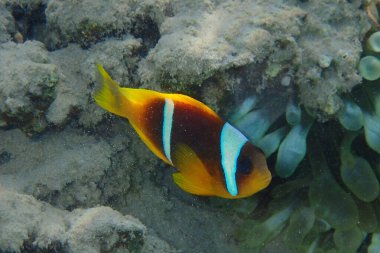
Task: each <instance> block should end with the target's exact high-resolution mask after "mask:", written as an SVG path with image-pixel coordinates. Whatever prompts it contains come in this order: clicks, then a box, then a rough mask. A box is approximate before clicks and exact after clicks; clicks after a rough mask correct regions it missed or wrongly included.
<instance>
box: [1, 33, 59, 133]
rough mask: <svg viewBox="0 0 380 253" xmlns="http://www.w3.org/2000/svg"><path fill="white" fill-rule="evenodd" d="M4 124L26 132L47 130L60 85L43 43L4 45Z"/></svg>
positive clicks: (2, 112)
mask: <svg viewBox="0 0 380 253" xmlns="http://www.w3.org/2000/svg"><path fill="white" fill-rule="evenodd" d="M0 66H1V69H2V73H1V76H0V97H1V98H2V99H1V100H0V115H1V116H0V125H2V126H8V125H16V126H18V127H21V128H23V129H24V130H25V131H26V132H32V133H33V132H42V131H43V130H44V129H45V128H46V125H47V123H46V119H45V116H44V113H45V111H46V110H47V108H48V106H49V105H50V103H51V102H52V100H53V98H54V96H55V86H56V85H57V84H58V82H59V76H58V73H57V72H58V71H57V67H56V66H55V65H53V64H51V63H50V60H49V59H48V53H47V51H46V50H45V47H44V45H43V44H42V43H40V42H37V41H28V42H26V43H24V44H15V43H13V42H7V43H3V44H1V45H0Z"/></svg>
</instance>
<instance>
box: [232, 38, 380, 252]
mask: <svg viewBox="0 0 380 253" xmlns="http://www.w3.org/2000/svg"><path fill="white" fill-rule="evenodd" d="M379 41H380V39H379ZM379 44H380V43H379ZM363 59H364V58H363ZM361 65H363V63H361ZM365 67H366V68H371V67H368V66H365ZM360 71H361V72H362V75H363V77H364V78H366V75H365V74H363V66H361V70H360ZM371 71H373V70H372V69H371ZM377 72H378V71H377ZM268 98H270V99H268ZM269 100H270V101H269ZM273 100H274V102H273ZM342 101H343V103H344V105H343V106H342V110H341V111H340V112H339V114H338V115H337V120H330V121H328V122H326V123H320V122H316V121H314V119H313V118H312V117H311V116H309V114H308V113H306V111H305V110H304V109H303V108H301V107H300V105H299V103H298V102H297V100H296V99H295V98H294V97H293V96H292V95H289V94H287V95H285V96H284V97H279V96H274V95H271V94H270V92H269V93H266V94H261V95H260V96H256V97H251V98H248V99H246V100H245V102H244V103H243V104H242V105H241V106H240V107H239V108H238V109H237V110H236V111H235V112H234V114H233V116H232V120H231V121H232V123H233V124H235V125H236V126H237V127H238V128H239V129H241V131H243V132H244V133H245V134H246V135H247V136H248V137H249V139H250V140H251V141H252V142H253V143H254V144H256V145H257V146H259V147H260V148H261V149H262V150H263V151H264V153H265V154H266V157H267V158H268V163H269V165H270V167H272V168H274V172H273V174H274V181H273V183H272V185H271V187H270V190H269V193H268V196H266V197H265V199H263V200H262V202H264V203H263V205H261V206H264V208H260V209H256V210H255V211H253V212H252V213H251V216H250V218H248V220H247V221H246V222H245V223H244V224H243V225H242V226H240V228H239V229H238V230H237V238H238V241H239V245H240V251H241V252H260V251H261V250H262V249H263V248H265V246H266V244H268V243H269V242H270V241H272V240H273V239H275V238H276V237H278V238H279V239H280V240H282V241H283V243H284V244H285V245H286V246H287V247H288V249H289V250H291V251H295V252H329V253H333V252H345V253H350V252H353V253H354V252H369V253H374V252H380V197H379V192H380V186H379V180H378V179H379V176H380V163H379V162H380V156H379V154H380V79H378V80H376V81H367V82H364V83H363V84H362V85H360V87H358V88H356V89H355V90H353V91H352V92H351V94H345V95H344V97H342ZM251 126H255V128H252V127H251ZM271 163H273V166H271ZM285 178H286V180H285ZM263 209H265V210H264V211H263Z"/></svg>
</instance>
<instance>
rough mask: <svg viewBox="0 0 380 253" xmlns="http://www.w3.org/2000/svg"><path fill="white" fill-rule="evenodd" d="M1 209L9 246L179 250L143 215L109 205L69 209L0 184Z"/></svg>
mask: <svg viewBox="0 0 380 253" xmlns="http://www.w3.org/2000/svg"><path fill="white" fill-rule="evenodd" d="M0 212H1V213H2V219H1V220H0V226H1V232H2V233H0V248H1V250H2V251H4V252H26V251H28V252H52V251H54V252H83V253H90V252H103V251H107V252H121V251H123V252H134V253H138V252H142V253H150V252H174V250H173V249H172V248H170V247H169V246H168V245H167V243H166V242H164V241H162V240H161V239H159V238H158V237H156V236H154V235H148V233H147V229H146V227H145V226H144V225H143V224H142V223H141V222H140V221H139V220H138V219H136V218H134V217H132V216H129V215H125V216H123V215H122V214H120V213H119V212H117V211H115V210H113V209H111V208H110V207H105V206H98V207H94V208H89V209H75V210H73V211H71V212H68V211H64V210H60V209H57V208H54V207H53V206H51V205H49V204H47V203H44V202H40V201H38V200H36V199H35V198H33V197H31V196H28V195H24V194H19V193H15V192H12V191H7V190H4V189H2V188H0ZM153 249H154V251H153Z"/></svg>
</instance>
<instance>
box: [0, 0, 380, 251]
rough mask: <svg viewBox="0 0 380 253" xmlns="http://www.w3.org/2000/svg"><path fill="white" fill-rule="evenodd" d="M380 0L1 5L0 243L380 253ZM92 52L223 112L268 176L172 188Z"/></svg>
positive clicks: (124, 71) (36, 247)
mask: <svg viewBox="0 0 380 253" xmlns="http://www.w3.org/2000/svg"><path fill="white" fill-rule="evenodd" d="M377 2H378V1H375V0H372V1H371V0H370V1H359V0H353V1H342V0H321V1H301V0H299V1H298V0H287V1H275V0H269V1H264V0H254V1H232V0H222V1H206V0H205V1H192V0H185V1H176V0H157V1H151V0H143V1H134V0H127V1H121V0H110V1H100V0H99V1H98V0H96V1H93V0H68V1H60V0H31V1H24V0H0V43H1V44H0V66H1V68H0V69H1V73H0V126H1V129H0V198H1V200H2V201H0V211H1V212H0V213H1V214H2V218H3V219H0V231H1V233H0V251H3V252H35V251H40V252H51V251H52V250H54V251H58V252H67V251H72V252H105V251H107V252H116V251H118V250H130V251H132V252H222V253H223V252H279V249H280V250H281V252H285V250H287V251H288V252H331V253H332V252H357V251H359V252H366V251H367V252H370V253H374V252H378V251H379V248H380V236H379V233H380V225H379V224H380V217H379V214H380V200H379V182H378V178H379V174H380V171H379V168H380V167H379V152H380V148H379V143H380V141H379V138H380V133H379V129H380V117H379V115H380V114H379V112H380V108H378V107H379V103H378V100H379V96H380V94H379V85H380V83H379V79H378V77H379V75H378V73H377V72H378V65H379V63H378V53H377V51H376V50H377V49H376V47H377V43H378V42H377V36H378V35H377V33H376V32H375V31H376V29H377V28H376V27H377V26H378V24H377V22H378V15H377V7H378V3H377ZM363 49H364V53H362V51H363ZM359 62H360V63H359ZM95 63H101V64H103V65H104V67H105V68H106V69H107V70H108V71H109V72H110V74H111V75H112V77H113V78H114V79H115V80H116V81H118V82H119V83H121V84H124V85H128V86H129V87H144V88H150V89H155V90H159V91H164V92H171V93H173V92H181V93H185V94H187V95H191V96H193V97H195V98H197V99H198V100H201V101H203V102H204V103H205V104H207V105H208V106H210V107H211V108H213V109H214V110H215V111H217V112H218V113H219V114H220V115H224V116H225V117H224V118H225V119H228V115H230V119H231V120H230V122H231V123H232V124H234V125H235V126H237V127H239V128H241V129H240V130H241V131H243V132H245V134H246V135H247V137H249V138H250V139H251V141H252V142H253V143H257V145H258V146H260V147H261V149H262V150H263V151H264V153H265V154H266V156H267V158H268V164H269V167H270V169H271V171H272V172H273V174H274V175H275V177H274V180H273V183H272V184H271V185H270V186H269V187H268V188H267V189H266V190H265V191H263V192H261V193H259V194H257V195H256V196H253V197H251V198H247V199H243V200H239V201H222V200H218V199H213V198H211V199H209V198H198V197H193V196H190V195H188V194H186V193H184V192H182V191H180V190H178V188H176V187H175V185H173V183H172V182H171V178H170V175H171V172H168V170H166V168H167V166H166V165H164V164H163V163H160V162H158V161H157V159H155V157H153V156H151V155H150V153H149V152H148V150H147V149H146V148H145V147H144V146H143V145H142V144H141V142H140V141H139V140H138V139H137V136H136V135H135V134H133V132H132V129H131V127H130V126H129V125H128V124H127V123H124V122H123V121H122V120H120V119H118V118H116V117H113V116H110V115H109V114H107V113H105V112H104V111H102V110H101V109H100V108H98V107H97V106H96V104H95V103H94V101H93V99H92V92H93V90H94V82H95V80H96V77H95ZM359 71H360V74H361V75H362V76H363V78H364V79H367V80H369V81H363V80H362V78H361V76H360V74H359ZM238 106H240V107H239V108H240V109H235V108H236V107H238ZM232 112H235V113H232ZM96 205H103V206H111V207H112V208H113V209H115V210H116V211H114V210H110V209H109V208H107V207H98V208H95V209H94V208H93V207H94V206H96ZM120 213H122V214H123V215H120ZM125 214H130V215H133V216H134V217H136V218H138V219H140V220H141V221H142V223H144V224H145V225H146V227H147V228H145V226H144V225H142V224H141V222H139V221H137V220H136V219H135V218H134V217H131V216H129V215H126V216H124V215H125ZM106 216H109V218H108V219H104V217H106ZM102 217H103V218H102ZM57 222H58V223H59V224H57ZM67 224H71V225H70V226H67ZM89 228H91V229H89ZM100 237H101V238H104V240H96V241H94V238H100ZM75 238H77V240H76V239H75ZM111 238H112V240H111ZM108 239H109V240H108ZM285 247H286V248H285Z"/></svg>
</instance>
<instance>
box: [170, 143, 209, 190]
mask: <svg viewBox="0 0 380 253" xmlns="http://www.w3.org/2000/svg"><path fill="white" fill-rule="evenodd" d="M172 161H173V164H174V167H176V168H177V169H178V170H179V172H177V173H174V174H173V179H174V182H175V183H176V184H177V185H178V186H179V187H180V188H181V189H183V190H184V191H186V192H189V193H192V194H195V195H208V196H211V195H216V194H215V191H214V187H213V186H214V184H213V183H214V182H213V178H212V177H211V176H210V174H209V173H208V171H207V170H206V168H205V166H204V164H203V163H202V161H201V160H200V159H199V157H198V156H197V154H196V153H195V152H194V151H193V150H192V149H191V148H190V147H189V146H187V145H185V144H179V145H177V146H176V147H175V150H174V152H173V157H172Z"/></svg>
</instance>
